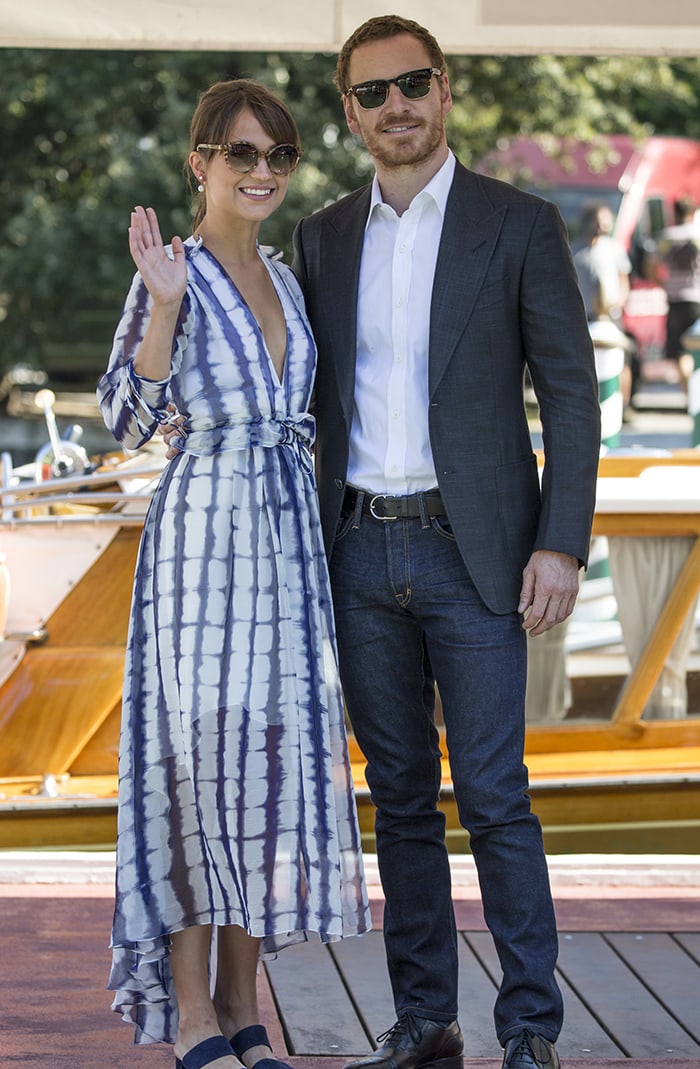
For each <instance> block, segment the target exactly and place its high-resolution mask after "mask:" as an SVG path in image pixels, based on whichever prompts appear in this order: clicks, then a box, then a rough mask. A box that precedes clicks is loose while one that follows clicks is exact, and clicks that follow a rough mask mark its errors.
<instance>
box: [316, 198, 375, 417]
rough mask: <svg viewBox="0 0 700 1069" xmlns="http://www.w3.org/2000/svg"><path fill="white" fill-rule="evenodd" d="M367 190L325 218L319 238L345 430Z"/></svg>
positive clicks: (350, 403)
mask: <svg viewBox="0 0 700 1069" xmlns="http://www.w3.org/2000/svg"><path fill="white" fill-rule="evenodd" d="M369 201H370V187H366V188H363V189H361V190H359V191H358V192H357V194H356V195H355V196H351V197H349V198H348V199H347V200H345V201H343V202H342V203H341V205H340V206H339V211H338V212H336V213H335V214H333V215H330V216H329V217H327V218H326V220H325V222H324V227H325V229H324V231H323V235H322V237H321V250H322V257H323V259H322V276H321V287H322V290H323V303H324V310H325V315H324V319H325V323H326V329H327V331H328V335H329V338H330V346H329V348H330V351H331V354H332V358H333V361H334V363H335V369H336V377H337V382H338V390H339V393H340V397H341V401H342V405H343V411H344V413H345V418H346V420H347V424H348V427H349V426H350V424H351V422H352V410H353V397H354V393H355V359H356V355H357V293H358V286H359V279H360V260H361V257H362V243H363V239H364V232H365V224H366V222H367V212H368V211H369Z"/></svg>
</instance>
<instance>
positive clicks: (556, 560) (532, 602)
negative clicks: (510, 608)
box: [518, 549, 579, 635]
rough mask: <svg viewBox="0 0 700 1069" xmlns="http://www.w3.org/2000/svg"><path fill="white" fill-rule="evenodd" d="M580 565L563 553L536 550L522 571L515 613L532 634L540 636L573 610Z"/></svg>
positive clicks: (574, 558)
mask: <svg viewBox="0 0 700 1069" xmlns="http://www.w3.org/2000/svg"><path fill="white" fill-rule="evenodd" d="M578 571H579V563H578V560H577V559H576V557H569V556H568V554H566V553H554V552H552V551H551V550H547V549H538V550H537V552H535V553H533V554H532V556H531V557H530V560H529V561H528V562H527V566H526V568H525V570H524V572H523V585H522V589H521V591H520V604H519V605H518V612H521V613H523V614H524V617H525V618H524V620H523V627H524V628H525V630H526V631H528V632H529V633H530V634H531V635H543V634H544V632H545V631H549V629H550V627H554V625H555V624H560V623H562V622H563V621H564V620H566V618H567V616H570V615H571V613H572V612H573V611H574V605H575V604H576V596H577V595H578V588H579V576H578Z"/></svg>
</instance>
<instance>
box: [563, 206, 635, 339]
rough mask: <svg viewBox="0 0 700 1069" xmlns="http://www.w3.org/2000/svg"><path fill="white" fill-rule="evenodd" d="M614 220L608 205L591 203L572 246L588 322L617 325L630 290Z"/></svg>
mask: <svg viewBox="0 0 700 1069" xmlns="http://www.w3.org/2000/svg"><path fill="white" fill-rule="evenodd" d="M614 223H615V219H614V216H613V213H612V212H611V210H610V208H609V207H608V206H607V204H603V203H602V202H600V201H594V202H592V203H590V204H586V205H585V206H584V209H583V211H582V212H581V233H580V237H579V239H578V240H577V241H575V242H574V244H573V246H572V252H573V256H574V267H575V268H576V274H577V275H578V281H579V287H580V289H581V295H582V297H583V303H584V304H585V306H586V315H587V316H588V318H589V319H600V318H601V317H608V318H610V319H612V320H613V322H614V323H617V324H619V323H620V321H621V319H622V309H623V306H624V303H625V301H626V300H627V297H628V295H629V291H630V274H631V271H632V264H631V262H630V258H629V256H628V255H627V253H626V252H625V250H624V248H623V247H622V245H621V244H620V242H619V241H617V240H616V239H615V238H614V237H613V236H612V231H613V226H614Z"/></svg>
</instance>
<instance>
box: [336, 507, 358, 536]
mask: <svg viewBox="0 0 700 1069" xmlns="http://www.w3.org/2000/svg"><path fill="white" fill-rule="evenodd" d="M354 518H355V513H354V511H350V512H341V514H340V519H339V520H338V526H337V527H336V529H335V538H334V542H340V541H341V540H342V539H343V538H345V536H346V534H347V533H348V531H349V530H350V528H351V527H352V522H353V520H354Z"/></svg>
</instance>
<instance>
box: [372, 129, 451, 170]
mask: <svg viewBox="0 0 700 1069" xmlns="http://www.w3.org/2000/svg"><path fill="white" fill-rule="evenodd" d="M404 124H405V125H409V124H410V125H413V123H412V122H410V120H407V119H406V118H405V117H403V118H401V117H399V116H396V117H392V116H389V118H388V119H386V120H385V121H384V122H383V123H382V127H383V128H384V129H386V127H387V126H401V125H404ZM442 138H443V124H442V119H441V118H439V119H435V120H430V121H428V122H422V123H421V124H420V126H419V128H418V129H417V130H411V131H410V133H409V134H408V135H407V137H406V139H405V140H402V139H401V137H400V136H397V135H394V140H393V141H391V143H390V144H387V142H386V141H385V140H384V135H383V134H382V133H381V132H376V131H375V130H372V132H371V133H366V134H363V140H364V142H365V146H366V148H367V150H368V151H369V153H370V155H371V156H372V158H373V159H374V160H375V161H376V162H377V163H379V164H381V166H382V167H383V168H384V169H385V170H390V169H393V168H399V167H417V166H419V164H421V163H424V162H425V161H426V160H428V159H430V157H431V156H432V155H433V154H434V153H435V151H436V150H437V148H438V147H439V145H440V144H441V142H442Z"/></svg>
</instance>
